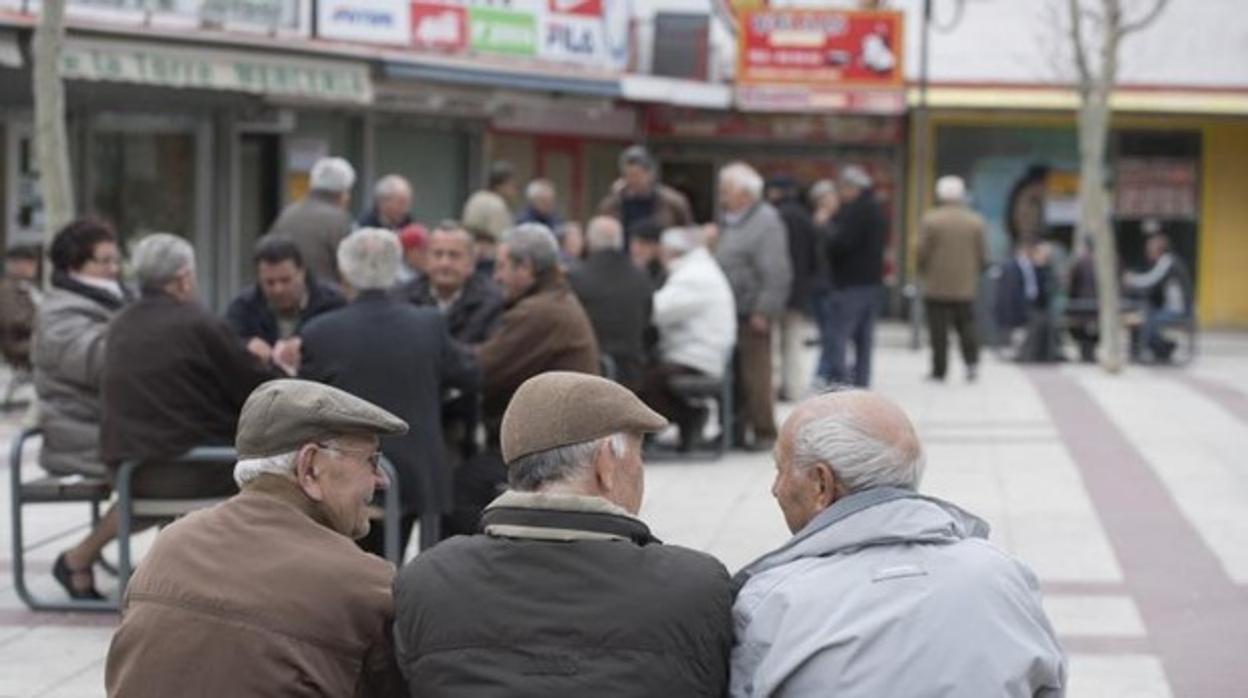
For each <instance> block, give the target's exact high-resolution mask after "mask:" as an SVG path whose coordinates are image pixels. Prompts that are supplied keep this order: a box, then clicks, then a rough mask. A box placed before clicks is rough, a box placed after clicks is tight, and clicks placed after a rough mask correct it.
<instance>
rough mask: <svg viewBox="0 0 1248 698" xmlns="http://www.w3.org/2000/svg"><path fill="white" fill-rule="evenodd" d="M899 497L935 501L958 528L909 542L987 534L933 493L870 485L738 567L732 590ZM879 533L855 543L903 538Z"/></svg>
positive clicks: (805, 552) (917, 536)
mask: <svg viewBox="0 0 1248 698" xmlns="http://www.w3.org/2000/svg"><path fill="white" fill-rule="evenodd" d="M901 500H918V501H921V502H926V503H929V504H934V505H936V506H937V507H939V508H940V509H943V510H944V513H945V514H947V515H948V516H947V517H945V516H944V514H942V517H944V519H943V520H942V524H947V525H949V526H953V527H956V529H957V530H956V531H945V530H941V531H927V532H913V533H911V534H910V535H907V536H906V537H905V540H907V541H909V542H918V541H919V539H920V538H922V537H923V536H924V535H927V534H931V535H932V536H934V537H933V538H932V540H933V541H936V540H941V541H946V540H952V539H954V538H958V537H970V538H987V537H988V532H989V527H988V523H987V522H986V521H984V520H983V519H980V518H979V517H977V516H975V515H974V514H971V513H970V512H967V511H965V510H963V509H961V508H959V507H957V506H956V505H954V504H951V503H949V502H946V501H944V500H941V499H937V498H935V497H928V496H926V495H922V494H919V493H918V492H915V491H913V490H907V489H902V488H900V487H872V488H871V489H868V490H863V491H861V492H855V493H854V494H851V495H848V496H846V497H842V498H841V499H838V500H837V501H835V502H833V503H832V506H830V507H828V508H827V509H824V510H823V511H821V512H819V514H818V515H817V516H815V518H814V519H812V520H811V521H810V523H808V524H806V527H805V528H803V529H802V530H800V531H798V532H797V533H796V534H794V536H793V537H792V538H790V539H789V541H788V542H787V543H785V544H784V545H782V546H780V547H779V548H777V549H775V550H773V551H771V552H769V553H766V554H765V555H763V556H762V557H760V558H758V559H757V560H755V561H753V562H751V563H750V564H748V565H746V566H745V567H743V568H742V569H741V571H740V572H738V573H737V574H736V575H735V576H734V577H733V578H732V588H733V594H734V595H735V594H736V593H737V592H739V591H740V590H741V587H743V586H745V583H746V582H747V581H749V579H750V577H753V576H754V575H756V574H759V573H760V572H764V571H766V570H769V569H773V568H775V567H779V566H781V565H784V564H787V563H789V562H792V561H794V560H797V559H799V558H803V557H811V556H812V551H811V548H812V547H817V544H818V543H819V541H815V545H812V543H811V539H814V538H817V537H819V536H820V535H822V534H824V532H825V531H828V529H830V528H832V527H834V526H836V525H838V524H841V523H843V522H846V521H847V520H848V519H850V518H851V517H853V516H855V515H858V514H861V513H863V512H865V511H867V510H869V509H874V508H876V507H881V506H884V505H887V504H890V503H893V502H899V501H901ZM880 535H883V537H877V539H874V540H871V541H869V542H866V541H857V542H855V543H854V545H855V546H857V547H869V546H870V545H874V544H881V543H890V542H892V543H895V542H898V541H900V540H902V538H891V537H889V536H888V534H883V533H881V534H880ZM849 549H850V548H845V549H838V550H834V551H831V552H829V551H825V550H820V551H818V552H816V553H813V554H816V555H818V556H820V557H826V556H827V555H829V554H835V553H838V552H846V551H848V550H849Z"/></svg>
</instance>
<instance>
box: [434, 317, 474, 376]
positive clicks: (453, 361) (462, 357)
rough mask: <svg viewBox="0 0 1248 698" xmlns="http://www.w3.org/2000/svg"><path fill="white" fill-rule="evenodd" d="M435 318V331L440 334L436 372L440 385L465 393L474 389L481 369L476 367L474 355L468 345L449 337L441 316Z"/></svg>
mask: <svg viewBox="0 0 1248 698" xmlns="http://www.w3.org/2000/svg"><path fill="white" fill-rule="evenodd" d="M437 320H438V329H437V330H436V331H437V332H438V333H439V334H440V335H441V339H440V340H439V341H440V343H441V345H442V350H441V356H440V357H439V360H438V364H439V367H440V370H439V372H438V373H439V375H440V378H441V382H442V387H443V388H444V389H445V388H458V389H459V390H461V391H463V392H466V393H467V392H472V391H475V390H476V389H477V386H479V385H480V383H481V371H480V369H478V368H477V359H476V356H474V355H473V353H472V350H470V349H469V348H468V347H466V346H464V345H462V344H460V343H459V342H456V341H455V340H454V339H451V335H450V333H449V332H448V330H447V328H446V320H444V319H443V318H442V317H441V316H439V317H438V318H437Z"/></svg>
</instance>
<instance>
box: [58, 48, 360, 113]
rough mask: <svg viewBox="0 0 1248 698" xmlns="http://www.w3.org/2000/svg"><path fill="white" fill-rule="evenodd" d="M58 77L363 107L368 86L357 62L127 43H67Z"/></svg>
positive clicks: (62, 54) (62, 53)
mask: <svg viewBox="0 0 1248 698" xmlns="http://www.w3.org/2000/svg"><path fill="white" fill-rule="evenodd" d="M61 75H62V76H63V77H65V78H68V79H71V80H75V79H76V80H93V81H94V80H104V81H109V82H131V83H140V84H145V85H159V86H161V87H175V88H177V87H180V88H193V89H200V90H230V91H234V92H248V93H252V94H265V95H283V96H288V97H302V98H312V99H322V100H328V101H334V102H353V103H359V104H368V103H370V102H371V101H372V99H373V85H372V81H371V79H370V76H369V71H368V66H367V65H365V64H363V63H348V62H343V61H328V60H318V59H310V58H297V57H293V56H292V57H289V58H279V57H277V56H273V55H271V54H259V53H255V52H242V51H238V52H235V51H219V50H213V49H188V48H184V47H175V46H157V45H148V44H138V43H133V42H126V43H121V42H107V41H91V40H70V41H68V42H66V44H65V48H64V50H63V51H62V52H61Z"/></svg>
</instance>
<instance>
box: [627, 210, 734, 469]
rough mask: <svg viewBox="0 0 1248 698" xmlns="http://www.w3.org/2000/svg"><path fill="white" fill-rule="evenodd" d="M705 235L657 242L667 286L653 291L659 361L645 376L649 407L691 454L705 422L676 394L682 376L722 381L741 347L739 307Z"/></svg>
mask: <svg viewBox="0 0 1248 698" xmlns="http://www.w3.org/2000/svg"><path fill="white" fill-rule="evenodd" d="M703 238H704V235H703V234H702V231H701V230H699V229H697V228H693V227H688V228H668V229H667V230H665V231H663V236H662V237H661V238H660V239H659V254H660V256H661V257H662V259H663V263H664V265H665V266H666V267H667V275H668V276H667V283H665V284H663V288H661V289H659V290H658V291H655V293H654V315H653V318H652V321H653V323H654V327H655V329H656V330H658V333H659V342H658V355H659V361H658V363H657V364H656V365H655V366H653V367H652V368H651V371H650V372H649V374H648V375H647V380H646V388H645V393H644V394H643V396H642V397H644V398H645V400H646V403H647V404H649V405H650V406H651V407H653V408H654V409H655V410H657V411H658V412H659V413H660V414H662V415H663V416H664V417H667V418H668V419H670V420H672V421H673V422H674V423H675V424H676V425H677V426H678V427H679V428H680V447H681V450H682V451H684V450H689V449H690V448H692V447H693V446H694V445H695V444H696V442H697V438H698V436H699V435H700V434H701V431H702V427H703V426H705V424H706V417H707V411H706V408H705V407H701V406H698V405H691V404H689V403H688V402H686V401H685V399H684V398H683V397H682V396H681V395H679V394H677V393H675V392H673V391H672V390H671V388H670V386H669V383H670V381H671V379H672V378H673V377H674V376H679V375H690V374H692V375H703V376H711V377H714V378H722V377H723V374H724V369H725V368H726V367H727V364H728V357H730V356H731V355H732V348H733V346H735V345H736V343H737V305H736V301H734V300H733V297H732V287H731V286H729V285H728V278H727V277H725V276H724V272H723V270H722V269H720V268H719V265H718V264H716V263H715V259H714V258H713V257H711V253H710V252H708V251H707V249H706V244H705V242H704V240H703Z"/></svg>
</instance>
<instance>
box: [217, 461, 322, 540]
mask: <svg viewBox="0 0 1248 698" xmlns="http://www.w3.org/2000/svg"><path fill="white" fill-rule="evenodd" d="M238 496H240V497H248V498H250V497H253V496H257V497H267V498H269V499H276V500H277V501H279V502H283V503H285V504H289V505H290V506H292V507H294V508H295V509H296V510H298V511H299V513H301V514H303V515H304V516H307V517H308V518H309V519H312V520H313V521H315V522H316V523H318V524H320V525H322V526H324V527H325V528H328V529H329V530H331V531H332V530H334V527H333V526H331V525H330V522H329V517H328V516H326V515H325V512H324V511H322V510H321V508H320V507H318V506H317V505H316V502H313V501H312V500H311V499H308V498H307V497H306V496H304V494H303V491H302V490H300V489H299V486H298V485H297V484H296V483H294V482H293V481H291V480H289V479H287V478H284V477H282V476H280V475H271V474H268V473H265V474H262V475H259V476H257V477H256V479H254V480H252V481H251V482H249V483H247V484H246V486H244V487H243V490H242V492H240V493H239V494H238Z"/></svg>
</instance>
